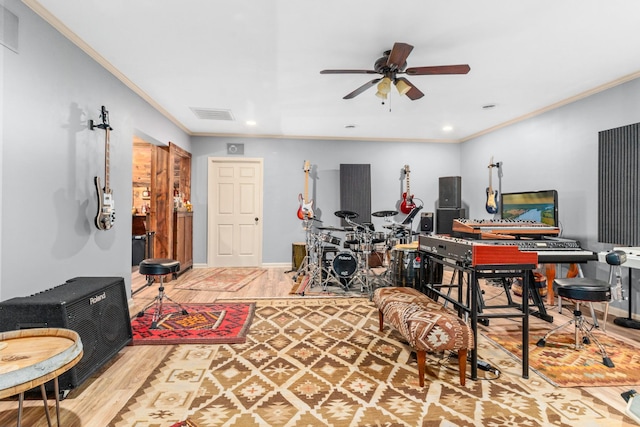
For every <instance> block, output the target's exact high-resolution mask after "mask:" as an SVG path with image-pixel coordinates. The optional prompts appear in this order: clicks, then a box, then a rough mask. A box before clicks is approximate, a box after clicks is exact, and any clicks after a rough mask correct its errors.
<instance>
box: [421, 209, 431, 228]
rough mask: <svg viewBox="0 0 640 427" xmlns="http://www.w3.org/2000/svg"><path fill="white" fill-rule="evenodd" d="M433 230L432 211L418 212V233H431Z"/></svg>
mask: <svg viewBox="0 0 640 427" xmlns="http://www.w3.org/2000/svg"><path fill="white" fill-rule="evenodd" d="M432 231H433V212H422V213H421V214H420V233H431V232H432Z"/></svg>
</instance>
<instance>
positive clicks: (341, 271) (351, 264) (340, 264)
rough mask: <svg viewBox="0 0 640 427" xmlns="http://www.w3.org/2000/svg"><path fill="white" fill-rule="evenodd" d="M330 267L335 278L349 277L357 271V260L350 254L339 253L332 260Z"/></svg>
mask: <svg viewBox="0 0 640 427" xmlns="http://www.w3.org/2000/svg"><path fill="white" fill-rule="evenodd" d="M332 266H333V272H334V273H335V274H336V276H337V277H340V278H342V277H351V276H353V274H354V273H355V272H356V270H357V269H358V260H357V259H356V257H355V256H353V254H352V253H351V252H340V253H338V254H337V255H336V256H335V257H334V258H333V263H332Z"/></svg>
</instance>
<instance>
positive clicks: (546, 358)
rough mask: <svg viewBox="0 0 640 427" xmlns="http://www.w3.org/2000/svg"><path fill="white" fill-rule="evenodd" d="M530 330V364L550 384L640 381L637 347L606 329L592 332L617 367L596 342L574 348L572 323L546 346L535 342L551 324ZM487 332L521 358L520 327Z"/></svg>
mask: <svg viewBox="0 0 640 427" xmlns="http://www.w3.org/2000/svg"><path fill="white" fill-rule="evenodd" d="M529 331H530V332H529V342H530V345H529V366H530V367H531V368H532V369H534V370H535V371H536V372H537V373H538V374H540V375H541V376H542V377H543V378H546V380H547V381H549V382H550V383H551V384H554V385H556V386H559V387H593V386H598V387H603V386H624V385H634V386H635V385H638V384H640V351H639V349H638V347H635V346H632V345H629V344H627V343H626V342H624V341H621V340H618V339H615V338H612V337H610V336H608V335H606V334H604V333H603V332H600V331H594V332H593V334H594V335H595V337H596V338H597V339H598V341H600V344H602V346H603V347H604V348H605V350H606V352H607V355H608V356H609V357H610V358H611V361H612V362H613V363H614V365H615V367H614V368H608V367H606V366H605V365H604V364H603V363H602V353H600V349H599V348H598V346H597V345H596V344H595V343H593V342H592V343H591V344H589V345H586V346H584V347H583V349H582V350H578V351H576V350H575V347H574V345H573V343H574V340H575V337H574V333H573V326H571V327H567V328H566V329H563V330H562V331H558V332H556V333H554V334H553V335H551V336H550V337H549V338H548V339H547V341H546V344H545V346H544V347H538V346H537V345H536V343H537V342H538V340H539V339H540V338H542V337H544V335H545V334H546V333H547V332H548V331H549V328H548V327H539V326H538V327H536V326H532V327H530V329H529ZM564 331H566V332H564ZM485 335H486V336H487V337H488V338H489V339H491V340H493V341H494V342H496V343H497V344H498V345H500V346H501V347H503V348H504V349H505V350H506V351H507V352H509V353H510V354H512V355H513V356H514V357H516V358H517V359H518V360H522V335H521V334H520V331H509V332H507V333H502V332H501V333H500V334H499V335H498V334H492V333H486V334H485Z"/></svg>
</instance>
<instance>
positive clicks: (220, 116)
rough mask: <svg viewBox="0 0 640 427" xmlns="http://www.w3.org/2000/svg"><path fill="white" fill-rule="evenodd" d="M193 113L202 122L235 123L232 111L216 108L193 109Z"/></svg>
mask: <svg viewBox="0 0 640 427" xmlns="http://www.w3.org/2000/svg"><path fill="white" fill-rule="evenodd" d="M191 111H193V114H195V115H196V117H197V118H199V119H202V120H226V121H234V120H235V119H234V118H233V114H231V110H219V109H214V108H194V107H191Z"/></svg>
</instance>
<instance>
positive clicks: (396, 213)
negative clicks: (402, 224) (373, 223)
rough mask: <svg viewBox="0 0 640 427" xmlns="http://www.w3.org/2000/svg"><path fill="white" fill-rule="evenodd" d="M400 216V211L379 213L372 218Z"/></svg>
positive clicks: (375, 213) (373, 214)
mask: <svg viewBox="0 0 640 427" xmlns="http://www.w3.org/2000/svg"><path fill="white" fill-rule="evenodd" d="M395 215H398V211H378V212H374V213H372V214H371V216H377V217H386V216H395Z"/></svg>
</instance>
